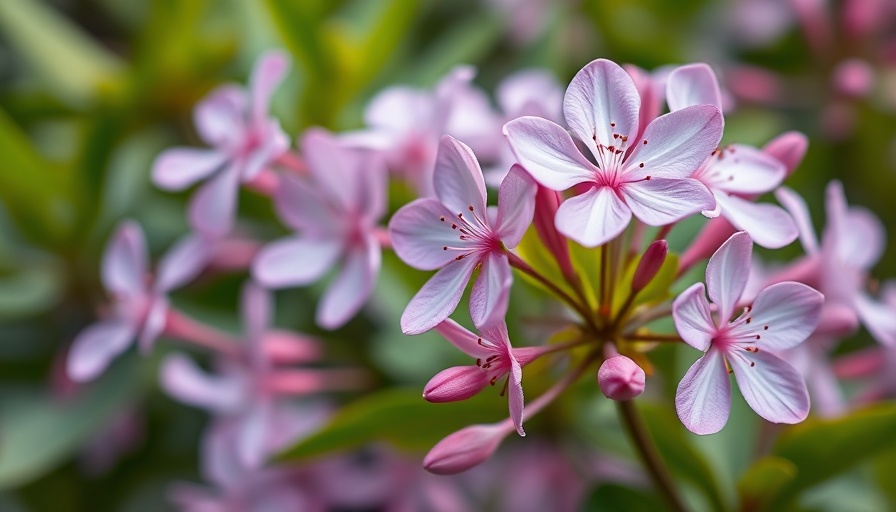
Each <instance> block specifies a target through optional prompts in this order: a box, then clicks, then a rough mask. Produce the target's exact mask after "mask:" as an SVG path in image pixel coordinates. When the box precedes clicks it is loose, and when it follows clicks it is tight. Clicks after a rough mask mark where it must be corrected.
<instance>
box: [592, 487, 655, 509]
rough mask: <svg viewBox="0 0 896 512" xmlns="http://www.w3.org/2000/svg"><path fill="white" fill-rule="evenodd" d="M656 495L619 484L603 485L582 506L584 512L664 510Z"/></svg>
mask: <svg viewBox="0 0 896 512" xmlns="http://www.w3.org/2000/svg"><path fill="white" fill-rule="evenodd" d="M663 507H664V504H663V502H662V501H660V500H659V498H657V496H656V495H654V494H651V493H646V492H644V491H643V490H637V491H636V490H634V489H631V488H629V487H624V486H622V485H619V484H613V483H609V484H603V485H601V486H600V487H598V488H597V489H595V490H594V492H592V493H591V494H590V495H589V496H588V498H587V499H586V500H585V503H584V504H583V505H582V511H583V512H616V511H619V510H624V511H626V512H653V511H655V510H663Z"/></svg>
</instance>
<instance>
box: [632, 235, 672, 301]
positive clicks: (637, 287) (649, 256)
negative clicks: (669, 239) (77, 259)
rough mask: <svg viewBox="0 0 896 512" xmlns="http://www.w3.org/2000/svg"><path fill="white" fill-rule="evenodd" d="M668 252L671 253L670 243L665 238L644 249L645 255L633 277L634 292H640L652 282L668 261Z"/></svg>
mask: <svg viewBox="0 0 896 512" xmlns="http://www.w3.org/2000/svg"><path fill="white" fill-rule="evenodd" d="M667 254H669V244H667V243H666V241H665V240H657V241H656V242H653V243H652V244H650V247H648V248H647V250H646V251H644V256H641V261H639V262H638V268H636V269H635V276H634V277H633V278H632V292H634V293H638V292H640V291H641V290H643V289H644V288H646V287H647V285H648V284H650V281H653V278H654V277H656V274H657V272H659V271H660V268H661V267H662V266H663V263H664V262H665V261H666V255H667Z"/></svg>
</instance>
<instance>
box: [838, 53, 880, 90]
mask: <svg viewBox="0 0 896 512" xmlns="http://www.w3.org/2000/svg"><path fill="white" fill-rule="evenodd" d="M833 80H834V87H835V88H836V90H837V92H839V93H840V94H842V95H844V96H849V97H852V98H863V97H865V96H867V95H868V93H870V92H871V90H872V89H873V88H874V70H873V69H872V68H871V65H870V64H868V63H867V62H865V61H864V60H861V59H847V60H844V61H843V62H841V63H840V64H838V65H837V67H836V68H835V69H834V77H833Z"/></svg>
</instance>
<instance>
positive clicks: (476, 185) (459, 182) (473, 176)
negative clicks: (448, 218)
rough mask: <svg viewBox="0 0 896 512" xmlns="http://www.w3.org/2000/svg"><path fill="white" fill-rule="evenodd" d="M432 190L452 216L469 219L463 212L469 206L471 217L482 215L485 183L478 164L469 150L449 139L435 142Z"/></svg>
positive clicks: (447, 136) (452, 138)
mask: <svg viewBox="0 0 896 512" xmlns="http://www.w3.org/2000/svg"><path fill="white" fill-rule="evenodd" d="M433 188H434V189H435V191H436V196H438V198H439V200H440V201H442V204H444V205H445V206H446V207H447V208H448V209H449V210H451V212H452V213H453V214H454V215H457V214H458V213H463V214H464V215H472V213H471V212H469V210H468V209H467V208H468V207H470V206H472V207H473V208H474V212H473V213H475V212H478V215H483V214H484V213H485V180H484V179H483V177H482V169H481V168H480V167H479V162H478V161H477V160H476V156H475V155H474V154H473V150H472V149H470V147H469V146H467V145H466V144H464V143H463V142H460V141H459V140H457V139H455V138H454V137H451V136H450V135H443V136H442V138H441V139H440V140H439V152H438V154H437V156H436V167H435V172H434V174H433Z"/></svg>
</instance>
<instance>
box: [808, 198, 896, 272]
mask: <svg viewBox="0 0 896 512" xmlns="http://www.w3.org/2000/svg"><path fill="white" fill-rule="evenodd" d="M825 192H826V200H825V206H826V209H827V218H828V222H827V226H826V228H825V233H824V242H823V243H824V244H825V247H826V251H828V252H829V251H834V253H833V254H830V255H831V256H835V257H837V258H838V259H839V261H841V262H844V263H848V264H849V265H850V266H851V267H854V268H858V269H862V270H867V269H869V268H870V267H871V266H873V265H874V264H875V263H877V261H878V260H879V259H880V256H881V255H882V254H883V251H884V247H885V238H886V235H885V232H884V228H883V225H882V224H881V222H880V220H879V219H878V218H877V217H876V216H875V215H874V214H872V213H871V212H869V211H868V210H865V209H864V208H856V207H849V206H848V205H847V203H846V195H845V194H844V192H843V184H842V183H840V182H839V181H832V182H830V183H829V184H828V187H827V189H826V191H825Z"/></svg>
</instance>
